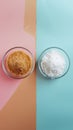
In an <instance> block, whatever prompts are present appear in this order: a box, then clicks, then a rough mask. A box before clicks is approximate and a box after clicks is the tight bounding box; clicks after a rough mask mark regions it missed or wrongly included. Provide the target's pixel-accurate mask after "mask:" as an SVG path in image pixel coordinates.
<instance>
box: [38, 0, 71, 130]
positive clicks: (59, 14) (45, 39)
mask: <svg viewBox="0 0 73 130" xmlns="http://www.w3.org/2000/svg"><path fill="white" fill-rule="evenodd" d="M72 5H73V1H72V0H67V1H66V0H59V1H58V0H50V1H49V0H37V59H38V57H39V56H40V54H41V52H42V51H43V50H44V49H46V48H48V47H51V46H57V47H60V48H62V49H64V50H65V51H67V53H68V54H69V57H70V60H71V67H70V70H69V72H68V73H67V75H66V76H65V77H63V78H61V79H57V80H53V81H50V80H47V79H45V78H43V77H42V76H41V74H40V73H39V72H38V70H37V89H36V93H37V103H36V104H37V106H36V107H37V117H36V118H37V120H36V122H37V130H69V129H70V130H72V129H73V123H72V122H73V103H72V102H73V84H72V82H73V73H72V72H73V67H72V64H73V7H72Z"/></svg>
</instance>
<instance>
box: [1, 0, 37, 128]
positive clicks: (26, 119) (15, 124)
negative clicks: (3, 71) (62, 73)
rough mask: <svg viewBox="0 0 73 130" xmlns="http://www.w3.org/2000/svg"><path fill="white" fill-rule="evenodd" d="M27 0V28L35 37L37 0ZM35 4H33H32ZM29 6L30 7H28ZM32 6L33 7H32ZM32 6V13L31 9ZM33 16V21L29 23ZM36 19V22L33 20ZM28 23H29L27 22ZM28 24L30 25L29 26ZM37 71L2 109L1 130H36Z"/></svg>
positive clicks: (24, 81) (25, 80) (23, 83)
mask: <svg viewBox="0 0 73 130" xmlns="http://www.w3.org/2000/svg"><path fill="white" fill-rule="evenodd" d="M30 1H31V4H29V0H26V3H25V5H26V10H27V11H26V13H25V18H26V20H25V24H24V25H25V29H26V31H27V32H28V33H31V34H33V35H34V38H35V17H33V16H35V8H34V7H35V0H30ZM32 5H33V6H32ZM28 6H29V7H28ZM31 6H32V8H31ZM30 8H31V13H30V14H29V12H30V11H29V10H30ZM30 17H31V22H30V23H29V22H28V21H30ZM33 21H34V24H32V22H33ZM27 23H28V24H27ZM27 26H28V27H27ZM31 28H32V29H31ZM35 75H36V72H35V71H34V73H33V74H32V75H31V76H30V77H29V78H26V79H24V80H23V82H22V83H21V85H20V86H19V88H18V89H17V91H16V92H15V93H14V95H13V96H12V98H11V99H10V100H9V102H8V103H7V105H6V106H5V107H4V108H3V109H2V111H0V129H1V130H35V127H36V123H35V122H36V120H35V119H36V117H35V116H36V106H35V105H36V76H35Z"/></svg>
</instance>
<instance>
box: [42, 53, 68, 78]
mask: <svg viewBox="0 0 73 130" xmlns="http://www.w3.org/2000/svg"><path fill="white" fill-rule="evenodd" d="M41 68H42V71H43V72H44V73H45V74H46V75H47V76H49V77H50V78H57V77H59V76H61V75H62V74H63V73H64V70H65V68H66V61H65V59H64V57H63V55H62V54H61V53H60V52H59V51H57V50H51V51H50V52H47V53H46V54H45V55H44V56H43V58H42V61H41Z"/></svg>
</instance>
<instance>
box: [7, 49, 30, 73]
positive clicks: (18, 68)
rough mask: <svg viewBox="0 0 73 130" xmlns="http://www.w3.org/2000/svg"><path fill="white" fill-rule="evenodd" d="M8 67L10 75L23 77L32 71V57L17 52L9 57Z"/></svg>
mask: <svg viewBox="0 0 73 130" xmlns="http://www.w3.org/2000/svg"><path fill="white" fill-rule="evenodd" d="M6 66H7V70H8V71H9V72H10V73H12V74H14V75H16V76H23V75H25V74H27V73H28V72H29V70H30V69H31V66H32V61H31V58H30V56H28V55H27V54H26V53H24V52H23V51H15V52H13V53H11V54H10V55H9V56H8V57H7V59H6Z"/></svg>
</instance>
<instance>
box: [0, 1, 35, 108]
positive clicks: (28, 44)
mask: <svg viewBox="0 0 73 130" xmlns="http://www.w3.org/2000/svg"><path fill="white" fill-rule="evenodd" d="M24 7H25V1H24V0H19V1H17V0H13V1H11V2H10V0H7V1H2V0H1V1H0V43H1V44H0V110H1V109H2V108H3V107H4V106H5V104H6V103H7V102H8V100H9V99H10V97H11V96H12V94H13V93H14V92H15V90H16V89H17V87H18V86H19V84H20V83H21V80H13V79H10V78H8V77H7V76H5V74H4V72H3V70H2V66H1V61H2V57H3V55H4V54H5V52H6V51H7V50H8V49H10V48H11V47H14V46H23V47H25V48H28V49H30V51H31V52H32V53H33V55H34V54H35V40H34V37H33V36H31V35H30V34H27V33H26V32H24V10H25V8H24Z"/></svg>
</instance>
